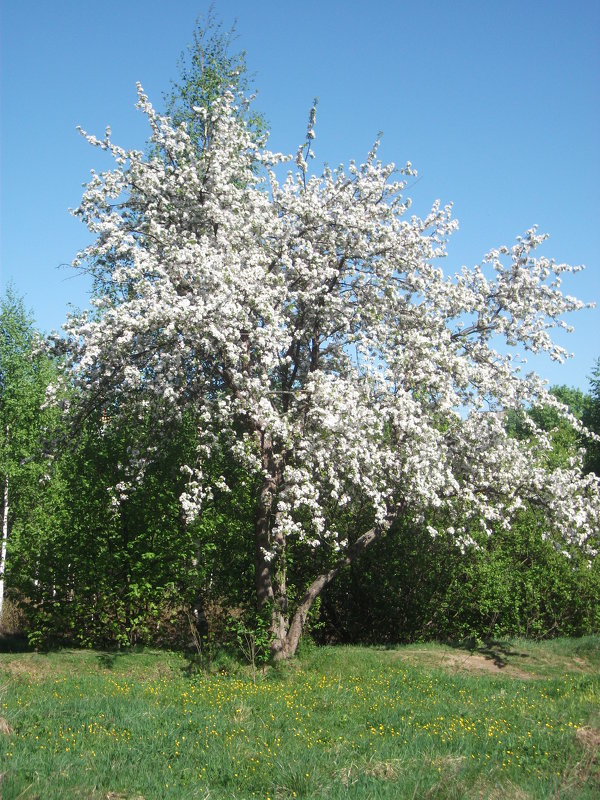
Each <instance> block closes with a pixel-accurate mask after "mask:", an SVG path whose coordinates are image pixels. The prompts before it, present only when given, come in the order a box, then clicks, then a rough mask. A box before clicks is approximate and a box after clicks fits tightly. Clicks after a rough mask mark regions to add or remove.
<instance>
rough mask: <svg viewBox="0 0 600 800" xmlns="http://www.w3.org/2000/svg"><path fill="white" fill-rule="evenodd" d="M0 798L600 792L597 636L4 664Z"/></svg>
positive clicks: (223, 799) (134, 654)
mask: <svg viewBox="0 0 600 800" xmlns="http://www.w3.org/2000/svg"><path fill="white" fill-rule="evenodd" d="M0 691H1V698H0V702H1V710H0V732H1V735H0V753H1V758H2V764H3V765H2V767H1V768H0V772H1V773H2V781H1V784H0V788H1V796H2V798H3V800H17V798H18V799H19V800H36V799H37V800H64V798H80V799H81V800H83V799H84V798H85V800H101V799H103V800H159V799H160V800H162V799H163V798H164V799H165V800H166V799H167V798H169V800H171V799H172V800H186V799H187V798H190V800H191V798H202V799H203V800H209V799H210V800H250V798H257V799H258V798H260V800H282V799H283V798H305V799H307V800H308V799H309V798H310V799H311V800H317V799H320V798H331V800H336V799H339V800H341V798H361V799H362V798H369V799H370V798H373V800H375V798H389V799H390V800H392V798H393V799H394V800H399V799H400V800H402V798H456V800H458V799H459V798H502V799H503V800H530V799H531V800H533V799H534V798H539V799H540V800H541V799H542V798H544V800H545V799H546V798H555V799H556V800H558V799H559V798H565V800H566V798H582V800H583V799H585V798H589V800H591V799H592V798H597V797H598V796H600V764H599V746H600V637H586V638H583V639H559V640H554V641H549V642H545V643H531V642H525V641H517V640H513V641H510V642H503V643H502V642H497V643H494V644H492V645H488V646H481V647H480V648H479V649H476V650H471V651H469V650H464V649H457V648H452V647H449V646H443V645H433V644H424V645H413V646H406V647H397V648H390V649H383V648H382V649H378V648H361V647H320V648H316V647H310V648H305V649H304V650H303V651H302V652H301V653H300V655H299V657H298V658H296V659H294V660H293V661H292V662H290V663H285V664H281V665H279V666H276V667H269V668H267V669H266V670H264V671H262V672H259V674H257V675H256V676H255V678H254V679H253V675H252V671H251V670H250V669H249V668H248V667H246V666H244V665H243V664H241V663H239V662H236V661H234V660H233V659H231V658H227V657H224V656H223V657H221V658H220V659H215V660H214V661H213V663H212V664H210V665H208V666H207V665H206V664H204V665H199V664H198V663H197V660H194V659H193V658H190V657H187V656H185V655H184V654H181V653H174V652H164V651H150V650H143V651H120V652H98V651H91V650H87V651H86V650H79V651H76V650H62V651H58V652H49V653H36V652H15V653H3V654H0Z"/></svg>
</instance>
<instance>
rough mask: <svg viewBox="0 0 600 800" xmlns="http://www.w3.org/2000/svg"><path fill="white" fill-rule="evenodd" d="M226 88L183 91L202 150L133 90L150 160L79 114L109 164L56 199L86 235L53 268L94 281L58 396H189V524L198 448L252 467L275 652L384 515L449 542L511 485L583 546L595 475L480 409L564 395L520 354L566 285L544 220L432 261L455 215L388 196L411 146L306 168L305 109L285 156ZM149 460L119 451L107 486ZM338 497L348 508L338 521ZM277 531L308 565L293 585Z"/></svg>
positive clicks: (121, 399)
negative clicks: (66, 387) (396, 160)
mask: <svg viewBox="0 0 600 800" xmlns="http://www.w3.org/2000/svg"><path fill="white" fill-rule="evenodd" d="M237 102H239V101H237V100H236V99H235V98H233V97H232V96H231V95H230V94H227V93H226V94H225V95H224V96H223V97H221V98H220V99H215V100H214V101H213V102H212V104H211V107H210V109H206V108H202V107H196V108H195V109H194V113H195V114H197V116H198V120H199V122H205V123H206V124H207V125H210V130H211V132H212V133H211V138H210V141H209V142H206V143H205V146H203V147H202V148H198V147H197V137H196V136H195V133H194V130H195V128H194V127H193V126H190V125H189V124H188V125H186V124H181V125H179V126H177V125H173V124H172V122H171V121H170V120H169V118H167V117H163V116H161V115H159V114H157V113H156V112H155V110H154V109H153V107H152V105H151V103H150V102H149V100H148V99H147V97H146V96H145V95H144V93H143V91H142V89H141V88H139V103H138V105H139V108H140V110H141V111H142V113H144V114H145V115H146V116H147V118H148V121H149V124H150V128H151V145H152V151H151V152H152V153H153V155H152V156H151V157H150V158H147V157H145V156H144V155H143V154H142V153H141V152H137V151H125V150H123V149H121V148H120V147H118V145H116V144H114V143H113V142H112V140H111V138H110V132H109V131H107V134H106V136H105V137H104V138H103V139H97V138H95V137H94V136H91V135H87V134H85V135H86V136H87V139H88V141H89V142H90V143H91V144H92V145H94V146H96V147H99V148H101V149H102V150H105V151H108V152H109V153H110V154H112V156H113V157H114V160H115V166H114V169H112V170H109V171H106V172H103V173H102V174H95V173H94V174H93V176H92V179H91V181H90V183H89V185H88V186H87V189H86V190H85V193H84V195H83V198H82V202H81V205H80V206H79V207H78V208H77V209H76V210H75V214H76V215H77V216H78V217H79V218H80V219H81V220H82V221H83V222H84V223H85V224H86V225H87V226H88V228H89V230H90V231H91V233H92V235H93V242H92V244H90V246H89V247H87V248H86V249H85V250H83V251H82V252H81V253H79V254H78V256H77V257H76V259H75V261H74V266H75V268H76V269H79V270H86V271H88V272H89V273H91V275H92V276H93V277H94V279H95V285H96V286H97V287H98V288H97V293H96V296H95V298H94V300H93V306H92V308H91V309H90V310H88V311H87V312H85V313H83V314H82V315H80V316H72V317H70V318H69V319H68V321H67V323H66V326H65V331H66V339H65V340H64V342H63V345H62V346H65V345H66V349H67V351H68V359H67V361H66V366H65V378H66V379H67V380H69V381H71V382H73V383H74V384H75V385H76V386H77V388H78V391H79V393H80V397H81V406H80V408H79V409H78V410H77V413H85V408H86V407H89V406H93V407H94V408H96V409H98V408H104V409H105V410H106V413H107V414H118V413H119V409H120V408H127V409H128V413H130V410H131V409H132V408H135V407H138V408H139V409H140V411H141V412H143V413H144V414H148V413H149V414H154V417H155V422H154V424H155V430H156V437H157V444H156V446H157V447H158V446H160V445H159V444H158V441H159V439H160V435H161V431H162V430H165V429H167V428H168V424H167V423H168V421H169V420H170V419H172V418H178V417H179V416H180V415H181V414H182V413H183V411H184V409H185V410H187V411H188V413H189V412H190V410H191V411H193V413H194V414H195V417H196V420H197V422H196V429H197V451H196V457H195V459H193V460H191V461H186V462H185V463H182V464H181V470H182V471H183V473H184V474H185V475H187V477H188V484H187V489H186V490H185V491H184V492H183V494H182V495H181V498H180V502H181V507H182V513H184V514H185V515H186V518H187V519H188V520H190V521H191V520H193V519H194V518H195V517H196V516H197V515H199V514H201V513H202V505H203V502H205V501H206V499H207V498H209V497H210V496H211V493H212V492H213V491H215V489H216V488H218V489H219V491H227V488H228V487H227V482H226V480H225V477H223V476H221V477H219V478H217V479H216V481H214V482H213V483H211V482H210V481H208V480H207V479H206V475H207V474H208V471H207V470H206V464H207V463H208V461H209V460H210V458H211V453H212V452H213V451H214V449H215V448H216V447H219V448H221V447H223V446H224V447H226V448H227V449H228V452H229V453H230V454H231V457H232V458H233V459H235V460H236V461H237V462H239V463H240V464H242V465H243V466H244V468H245V470H246V471H247V473H248V475H249V476H250V478H251V479H252V480H253V481H256V485H257V490H256V497H255V514H254V524H253V539H254V550H255V553H254V555H255V588H256V602H257V606H258V607H259V608H263V609H265V610H268V613H269V614H270V618H271V636H272V652H273V657H274V658H276V659H279V658H287V657H289V656H291V655H293V654H294V652H295V650H296V647H297V644H298V641H299V638H300V636H301V632H302V629H303V626H304V624H305V621H306V619H307V615H308V613H309V611H310V609H311V606H312V604H313V603H314V601H315V599H316V598H317V597H318V596H319V594H320V593H321V592H322V591H323V590H324V589H325V587H326V586H327V585H328V584H329V583H330V582H331V581H332V580H334V578H335V576H336V575H337V573H338V572H339V570H340V569H341V568H342V567H343V566H344V565H347V564H349V563H351V562H353V561H354V560H355V559H357V558H358V557H359V556H360V554H361V553H362V552H363V551H364V550H365V549H366V548H367V547H369V545H370V544H371V543H372V542H374V541H376V540H377V539H380V538H381V537H383V536H385V535H386V533H387V532H388V531H389V530H390V528H391V526H393V525H394V523H395V522H397V521H398V520H400V519H412V520H414V521H415V522H417V523H418V522H419V521H420V520H424V519H425V518H426V516H427V519H428V520H429V519H434V518H435V515H433V516H432V515H431V514H430V513H429V512H430V511H431V510H433V511H435V510H439V511H440V512H443V513H440V514H439V515H438V518H439V519H440V520H445V522H444V523H443V525H444V531H445V532H446V533H447V534H450V535H451V536H452V537H454V540H455V542H456V545H457V547H459V548H465V547H468V546H469V545H470V544H471V542H472V536H471V533H472V531H473V529H474V526H476V527H477V529H478V530H480V531H483V532H484V533H487V534H491V533H492V531H493V528H494V527H495V526H496V525H498V524H500V525H504V526H510V524H511V520H512V519H513V517H514V516H515V514H517V513H518V511H519V509H520V508H521V507H522V506H523V505H524V504H532V505H534V506H535V507H537V508H539V509H541V510H542V511H543V514H544V517H543V518H544V520H545V523H544V529H543V531H542V534H543V535H544V536H547V537H554V538H555V539H556V540H557V544H558V546H561V544H560V541H562V542H568V543H569V544H570V545H577V546H580V547H587V548H588V549H589V551H590V552H592V551H593V550H594V537H595V536H596V534H597V530H598V520H599V509H600V503H599V501H598V479H597V477H596V476H594V475H593V474H590V475H587V476H584V475H583V474H582V471H581V463H580V459H579V458H573V459H572V460H571V461H570V462H569V464H568V465H567V467H565V468H556V469H554V470H549V469H548V468H546V467H545V466H544V458H543V455H544V453H545V452H546V451H547V450H548V448H550V447H551V441H550V438H549V436H548V435H547V434H545V433H544V432H543V431H537V432H536V434H537V435H536V437H535V438H534V439H533V440H532V441H533V443H528V444H524V443H523V442H520V441H517V440H516V439H514V438H509V437H508V435H507V434H506V431H505V428H504V425H503V423H502V415H501V414H498V413H495V412H500V411H505V410H507V409H518V408H521V407H523V406H525V405H529V404H533V403H535V404H547V405H550V406H552V407H554V408H556V409H557V410H558V411H559V412H560V413H561V414H568V410H567V409H566V407H564V406H563V405H561V403H560V402H559V401H558V400H557V399H556V398H553V397H552V396H551V395H549V394H548V392H547V389H546V386H545V383H544V382H543V381H542V380H541V379H540V378H539V377H538V376H536V375H535V374H533V373H527V372H526V371H525V369H524V367H523V364H524V362H525V360H526V356H527V354H528V353H530V352H532V353H540V352H545V353H548V354H549V355H550V357H551V358H553V359H555V360H558V361H561V360H563V359H564V358H565V357H566V355H567V354H566V352H565V350H564V349H563V348H562V347H561V346H559V345H558V344H556V343H555V342H554V341H553V339H552V335H551V334H552V331H553V329H555V328H559V327H560V328H564V327H566V323H565V322H564V321H563V315H564V314H566V313H569V312H572V311H575V310H578V309H581V308H582V307H583V306H584V304H583V303H582V302H580V301H578V300H577V299H575V298H573V297H570V296H565V295H563V294H562V293H561V290H560V282H561V278H562V276H563V275H564V274H565V273H567V274H568V273H571V272H575V271H577V269H578V268H577V267H572V266H568V265H566V264H557V263H555V262H554V261H552V260H550V259H548V258H546V257H545V256H543V255H542V256H540V255H538V250H539V248H540V247H541V246H542V245H543V243H544V241H545V238H546V237H545V236H543V235H540V234H539V233H538V232H537V231H536V229H535V228H532V229H530V230H528V231H526V232H525V233H524V234H523V235H522V236H520V237H518V238H517V239H516V242H515V243H514V244H513V245H512V246H505V247H499V248H495V249H493V250H490V252H488V253H487V254H485V255H484V257H483V259H482V261H481V263H480V264H478V265H475V266H473V267H472V268H464V267H463V268H462V269H461V270H459V271H457V272H455V273H452V272H451V271H450V270H449V269H442V267H441V264H442V263H444V262H443V261H442V259H443V258H444V257H445V256H446V247H447V241H448V239H449V237H450V235H451V233H452V232H453V230H454V229H455V227H456V223H455V221H454V220H453V219H452V216H451V209H450V207H446V206H443V205H442V204H441V203H440V202H439V201H436V202H435V203H433V205H432V208H431V210H430V211H429V212H428V213H427V214H425V215H424V216H422V217H419V216H417V215H410V214H409V212H408V210H409V207H410V200H409V199H408V198H407V197H406V196H405V192H406V184H407V181H408V180H409V179H411V178H412V176H413V175H414V174H415V173H414V171H413V168H412V166H411V165H410V164H407V165H406V166H404V167H402V168H400V169H397V168H396V167H395V166H394V165H393V164H387V165H386V164H382V163H380V161H379V160H378V157H377V146H375V147H374V148H373V149H372V151H371V152H370V153H369V154H368V156H367V158H366V159H365V160H364V162H363V163H355V162H351V163H350V164H349V165H348V167H347V168H342V167H339V168H337V169H335V170H333V169H330V168H328V167H325V169H324V170H323V171H322V172H321V173H320V174H314V175H313V174H311V171H310V170H309V166H308V162H309V160H310V159H309V156H310V154H311V151H312V143H313V139H314V136H315V133H314V126H315V110H314V109H313V110H312V111H311V114H310V119H309V125H308V130H307V136H306V140H305V142H304V144H303V145H301V146H300V147H299V148H298V150H297V152H296V154H295V158H294V156H283V155H280V154H276V153H272V152H270V151H269V150H267V149H266V147H264V146H261V145H260V144H259V143H257V141H256V137H255V136H254V135H253V133H252V131H251V130H249V128H248V125H247V124H246V123H245V122H244V115H243V114H240V113H239V111H238V109H237V106H236V103H237ZM285 164H287V165H288V166H287V170H288V171H287V175H286V173H285V171H286V167H285V166H282V165H285ZM501 341H502V342H503V345H502V346H501V347H500V346H499V345H498V342H501ZM74 418H76V414H75V415H74ZM531 424H532V425H533V426H535V423H534V422H533V421H532V422H531ZM151 457H152V454H151V453H149V452H139V453H132V458H131V459H130V462H129V463H128V465H127V466H126V468H124V473H123V475H124V477H123V480H122V481H120V482H119V483H118V485H116V487H115V496H116V497H117V499H118V497H119V494H121V495H122V496H123V497H126V496H127V491H128V486H130V485H132V482H135V480H136V479H137V478H138V476H139V475H141V474H143V471H144V469H145V468H146V465H147V463H148V459H151ZM229 488H231V487H229ZM356 503H360V506H361V509H363V511H362V513H361V514H360V515H359V516H358V517H357V519H359V520H360V523H359V522H356V526H354V525H353V524H346V523H344V524H341V523H340V520H342V519H346V517H345V516H344V511H345V510H347V509H350V508H352V506H353V504H356ZM349 516H351V515H349ZM454 519H455V520H457V522H456V524H454V525H449V524H448V520H450V521H452V520H454ZM359 524H360V525H361V526H362V527H358V525H359ZM441 524H442V523H440V525H441ZM425 530H428V534H427V535H432V536H435V535H437V534H438V533H439V532H440V531H439V526H438V527H437V528H436V525H435V524H430V525H429V527H428V528H427V527H425ZM297 548H304V549H306V548H308V549H309V550H310V551H311V552H312V553H313V563H314V571H313V575H312V576H311V578H310V580H308V582H305V583H303V584H302V585H299V586H290V585H289V575H288V566H289V563H290V554H291V553H293V551H294V549H297Z"/></svg>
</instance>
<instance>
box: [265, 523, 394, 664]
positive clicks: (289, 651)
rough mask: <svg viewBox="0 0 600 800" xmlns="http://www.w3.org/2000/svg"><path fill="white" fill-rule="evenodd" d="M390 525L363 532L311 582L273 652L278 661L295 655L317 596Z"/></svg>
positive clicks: (385, 531)
mask: <svg viewBox="0 0 600 800" xmlns="http://www.w3.org/2000/svg"><path fill="white" fill-rule="evenodd" d="M389 527H390V524H389V523H386V524H385V525H383V526H381V527H377V528H371V529H370V530H368V531H367V532H366V533H363V535H362V536H360V537H359V538H358V539H357V540H356V541H355V542H354V544H353V545H350V547H349V548H348V552H347V553H346V555H345V556H344V557H343V558H341V559H340V560H339V561H338V563H337V564H336V565H335V566H334V567H332V568H331V569H330V570H329V572H324V573H323V574H322V575H319V577H318V578H316V579H315V580H314V581H313V582H312V583H311V584H310V586H309V587H308V589H307V590H306V592H305V594H304V597H303V598H302V599H301V601H300V603H299V604H298V607H297V609H296V611H295V613H294V616H293V619H292V621H291V624H290V626H289V630H288V632H287V635H286V636H285V639H284V640H283V641H282V642H281V647H280V648H279V649H278V650H277V651H276V652H275V651H274V653H273V657H274V659H275V660H276V661H282V660H284V659H287V658H291V657H292V656H293V655H295V653H296V650H297V648H298V644H299V642H300V637H301V636H302V630H303V628H304V623H305V622H306V618H307V616H308V612H309V611H310V609H311V607H312V604H313V603H314V602H315V600H316V599H317V597H318V596H319V595H320V594H321V592H322V591H323V589H324V588H325V587H326V586H328V585H329V584H330V583H331V581H332V580H333V579H334V578H335V577H336V575H337V574H338V573H339V571H340V570H341V569H342V567H345V566H348V564H351V563H352V561H353V560H354V559H355V558H356V556H358V555H360V553H362V552H363V550H365V549H366V548H367V547H368V546H369V545H370V544H372V542H374V541H375V540H376V539H380V538H381V537H382V536H383V535H384V534H385V533H387V531H388V530H389Z"/></svg>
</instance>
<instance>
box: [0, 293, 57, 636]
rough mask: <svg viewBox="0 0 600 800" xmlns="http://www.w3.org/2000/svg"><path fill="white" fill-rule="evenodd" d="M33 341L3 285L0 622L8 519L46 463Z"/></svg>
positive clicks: (41, 366)
mask: <svg viewBox="0 0 600 800" xmlns="http://www.w3.org/2000/svg"><path fill="white" fill-rule="evenodd" d="M35 341H36V332H35V329H34V326H33V321H32V319H31V318H30V317H29V315H28V314H27V313H26V311H25V308H24V306H23V301H22V300H21V299H20V298H19V297H18V296H17V295H16V294H15V292H14V291H13V290H12V289H8V290H7V291H6V293H5V295H4V297H3V298H2V301H1V302H0V480H1V481H2V549H1V554H0V621H1V619H2V610H3V605H4V589H5V573H6V567H7V548H8V541H9V536H10V533H11V528H12V524H13V521H14V519H15V517H17V516H18V515H19V514H21V513H27V512H26V506H27V504H28V503H31V501H32V494H35V493H36V491H37V487H38V484H39V480H40V478H41V477H42V476H43V473H44V470H45V468H46V465H45V463H44V459H43V458H42V457H41V449H40V434H41V429H42V425H43V419H42V413H41V406H42V403H43V401H44V395H45V390H46V387H47V385H48V383H49V382H50V380H51V377H52V374H51V364H50V362H49V360H48V358H47V356H45V355H43V354H42V353H38V354H37V355H36V353H35V352H34V349H35Z"/></svg>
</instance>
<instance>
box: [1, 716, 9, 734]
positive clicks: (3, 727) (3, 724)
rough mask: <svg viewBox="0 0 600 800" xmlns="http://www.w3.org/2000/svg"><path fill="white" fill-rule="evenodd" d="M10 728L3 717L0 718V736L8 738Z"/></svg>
mask: <svg viewBox="0 0 600 800" xmlns="http://www.w3.org/2000/svg"><path fill="white" fill-rule="evenodd" d="M11 733H12V728H11V727H10V725H9V724H8V722H7V720H5V719H4V717H0V736H10V734H11Z"/></svg>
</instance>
